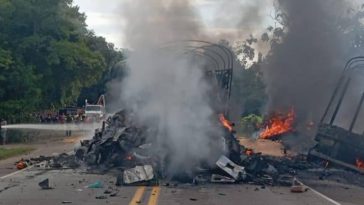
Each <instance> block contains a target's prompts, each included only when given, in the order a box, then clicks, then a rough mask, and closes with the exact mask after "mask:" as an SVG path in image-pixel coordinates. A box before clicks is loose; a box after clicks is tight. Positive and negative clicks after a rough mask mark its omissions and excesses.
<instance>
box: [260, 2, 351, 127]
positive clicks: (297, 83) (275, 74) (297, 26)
mask: <svg viewBox="0 0 364 205" xmlns="http://www.w3.org/2000/svg"><path fill="white" fill-rule="evenodd" d="M278 6H279V8H280V10H281V11H282V13H283V16H284V17H283V18H284V20H283V23H284V24H285V26H286V29H287V33H286V35H285V36H284V37H283V39H282V43H280V44H276V45H274V46H273V47H272V49H271V51H270V53H269V54H268V56H267V59H266V63H265V64H264V76H265V82H266V84H267V93H268V95H269V98H270V101H269V105H268V110H277V109H278V110H289V108H290V107H291V106H293V107H294V108H295V110H296V112H297V116H298V120H300V121H302V122H305V121H309V120H314V121H316V122H317V120H318V119H319V117H321V114H322V112H323V110H324V106H326V104H327V101H328V99H329V96H330V95H331V93H332V90H333V87H334V84H335V83H336V82H337V80H338V77H339V74H340V73H341V71H342V69H343V64H344V63H345V58H344V57H343V56H344V54H343V49H342V47H341V42H342V40H343V39H342V38H341V36H340V35H339V31H338V24H337V19H338V18H339V17H340V15H342V14H343V13H344V11H345V9H346V8H347V4H346V3H345V1H316V0H308V1H300V0H294V1H292V0H279V1H278Z"/></svg>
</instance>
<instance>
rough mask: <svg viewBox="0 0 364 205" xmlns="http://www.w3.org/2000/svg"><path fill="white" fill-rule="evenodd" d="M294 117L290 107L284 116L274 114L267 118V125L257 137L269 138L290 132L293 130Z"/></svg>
mask: <svg viewBox="0 0 364 205" xmlns="http://www.w3.org/2000/svg"><path fill="white" fill-rule="evenodd" d="M294 118H295V113H294V110H293V109H291V110H290V111H289V112H288V113H287V115H286V116H282V115H274V116H273V117H272V118H271V119H269V121H268V125H267V126H266V128H265V130H263V131H262V132H261V133H260V135H259V138H261V139H269V138H272V137H274V136H277V135H281V134H284V133H287V132H291V131H292V130H293V127H292V126H293V122H294Z"/></svg>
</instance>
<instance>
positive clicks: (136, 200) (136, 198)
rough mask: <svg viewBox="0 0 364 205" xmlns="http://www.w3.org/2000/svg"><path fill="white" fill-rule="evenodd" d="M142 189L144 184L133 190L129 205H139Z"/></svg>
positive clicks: (143, 189)
mask: <svg viewBox="0 0 364 205" xmlns="http://www.w3.org/2000/svg"><path fill="white" fill-rule="evenodd" d="M144 191H145V186H141V187H138V189H137V190H136V192H135V194H134V196H133V198H132V199H131V201H130V203H129V205H139V204H140V203H141V200H142V197H143V194H144Z"/></svg>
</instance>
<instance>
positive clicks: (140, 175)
mask: <svg viewBox="0 0 364 205" xmlns="http://www.w3.org/2000/svg"><path fill="white" fill-rule="evenodd" d="M153 178H154V173H153V167H152V166H151V165H144V166H136V167H135V168H132V169H127V170H125V171H124V173H123V182H124V184H134V183H136V182H146V181H149V180H152V179H153Z"/></svg>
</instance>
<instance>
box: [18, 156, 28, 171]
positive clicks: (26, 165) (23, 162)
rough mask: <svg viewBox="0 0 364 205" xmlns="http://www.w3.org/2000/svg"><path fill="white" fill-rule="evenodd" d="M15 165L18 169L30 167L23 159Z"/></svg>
mask: <svg viewBox="0 0 364 205" xmlns="http://www.w3.org/2000/svg"><path fill="white" fill-rule="evenodd" d="M15 165H16V168H17V169H18V170H22V169H25V168H27V167H28V163H27V162H26V161H25V160H23V159H21V160H20V161H18V162H17V163H15Z"/></svg>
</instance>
